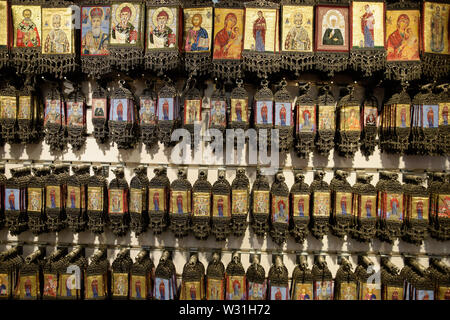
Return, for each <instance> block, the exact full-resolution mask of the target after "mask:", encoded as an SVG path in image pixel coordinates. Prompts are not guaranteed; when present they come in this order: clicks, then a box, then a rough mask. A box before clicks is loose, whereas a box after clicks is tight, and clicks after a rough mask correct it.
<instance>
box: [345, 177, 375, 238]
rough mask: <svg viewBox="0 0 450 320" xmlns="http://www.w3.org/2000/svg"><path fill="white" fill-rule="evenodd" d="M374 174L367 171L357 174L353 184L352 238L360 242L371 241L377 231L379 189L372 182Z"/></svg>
mask: <svg viewBox="0 0 450 320" xmlns="http://www.w3.org/2000/svg"><path fill="white" fill-rule="evenodd" d="M372 178H373V176H372V175H368V174H366V173H362V174H357V175H356V183H355V184H354V185H353V201H352V216H353V218H354V227H353V228H352V229H351V230H350V235H351V237H352V238H354V239H356V240H358V241H360V242H370V241H372V239H374V238H375V235H376V232H377V217H378V216H377V213H376V209H377V190H376V189H375V187H374V186H373V185H372V184H370V182H371V181H372Z"/></svg>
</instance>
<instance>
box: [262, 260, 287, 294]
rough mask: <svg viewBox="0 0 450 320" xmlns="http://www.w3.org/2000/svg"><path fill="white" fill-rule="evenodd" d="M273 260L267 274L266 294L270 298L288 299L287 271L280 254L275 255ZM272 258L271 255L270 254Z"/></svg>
mask: <svg viewBox="0 0 450 320" xmlns="http://www.w3.org/2000/svg"><path fill="white" fill-rule="evenodd" d="M274 257H275V259H274V260H275V261H274V262H273V264H272V266H271V267H270V269H269V274H268V275H267V280H268V281H267V285H268V293H267V294H268V296H269V299H270V300H290V297H289V272H288V269H287V268H286V266H285V265H284V263H283V258H282V256H281V255H276V256H274ZM272 259H273V256H272Z"/></svg>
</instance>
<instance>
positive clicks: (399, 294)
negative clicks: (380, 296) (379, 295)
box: [384, 287, 403, 300]
mask: <svg viewBox="0 0 450 320" xmlns="http://www.w3.org/2000/svg"><path fill="white" fill-rule="evenodd" d="M384 300H403V288H400V287H387V290H386V297H384Z"/></svg>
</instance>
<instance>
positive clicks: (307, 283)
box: [290, 255, 314, 300]
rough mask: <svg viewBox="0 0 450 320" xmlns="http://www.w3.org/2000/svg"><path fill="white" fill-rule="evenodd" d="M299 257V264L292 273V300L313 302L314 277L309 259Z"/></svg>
mask: <svg viewBox="0 0 450 320" xmlns="http://www.w3.org/2000/svg"><path fill="white" fill-rule="evenodd" d="M297 257H298V259H297V261H298V263H297V265H296V266H295V268H294V271H292V285H291V293H290V295H291V300H312V299H313V291H314V290H313V276H312V272H311V269H309V268H308V257H307V256H306V255H301V256H297ZM307 289H309V291H308V290H307ZM308 292H309V294H308Z"/></svg>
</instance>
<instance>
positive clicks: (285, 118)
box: [275, 102, 292, 127]
mask: <svg viewBox="0 0 450 320" xmlns="http://www.w3.org/2000/svg"><path fill="white" fill-rule="evenodd" d="M291 123H292V110H291V103H290V102H276V103H275V125H276V126H283V127H284V126H290V125H291Z"/></svg>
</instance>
